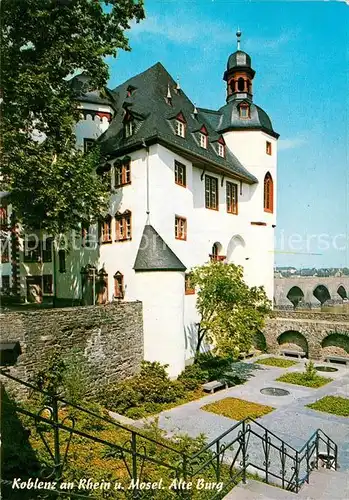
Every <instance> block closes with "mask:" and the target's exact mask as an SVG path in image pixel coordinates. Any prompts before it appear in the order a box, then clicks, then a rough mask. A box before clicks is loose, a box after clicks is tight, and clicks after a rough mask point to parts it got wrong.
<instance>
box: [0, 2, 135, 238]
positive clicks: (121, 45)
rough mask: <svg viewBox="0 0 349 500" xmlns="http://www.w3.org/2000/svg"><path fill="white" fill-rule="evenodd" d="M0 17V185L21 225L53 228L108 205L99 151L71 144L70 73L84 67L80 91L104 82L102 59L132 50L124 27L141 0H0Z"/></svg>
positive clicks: (72, 103)
mask: <svg viewBox="0 0 349 500" xmlns="http://www.w3.org/2000/svg"><path fill="white" fill-rule="evenodd" d="M0 16H1V19H2V23H1V40H0V43H1V64H2V67H1V73H2V75H1V77H2V78H1V80H2V81H1V88H2V95H1V97H2V99H3V102H2V106H3V110H2V119H1V130H0V132H1V135H2V144H1V162H2V176H3V185H2V187H1V189H2V190H7V191H9V192H10V193H11V195H10V202H11V203H12V205H13V207H14V209H15V211H16V215H17V218H18V220H20V221H21V222H22V223H23V224H24V225H25V226H26V227H27V228H30V229H40V228H41V229H43V230H47V231H48V232H51V233H52V234H57V233H59V232H64V231H66V230H68V229H71V228H75V227H77V224H78V223H79V222H81V221H83V220H88V219H89V218H90V216H91V215H93V216H94V218H97V217H98V216H99V215H100V214H101V213H103V212H104V213H105V210H106V207H107V193H106V187H105V185H104V183H103V179H101V178H100V177H99V176H97V175H96V174H95V169H96V166H97V165H98V162H99V161H100V158H99V154H98V151H97V150H96V151H95V152H94V153H93V154H91V155H87V156H84V155H83V154H82V152H78V151H76V150H75V149H74V146H75V137H74V133H73V125H74V123H75V122H76V121H77V120H78V118H79V111H78V109H77V103H76V93H74V90H73V88H72V86H71V85H70V84H69V81H68V80H69V75H73V74H74V73H77V72H79V71H80V72H81V71H82V70H84V71H85V72H86V73H87V75H88V77H89V80H88V83H87V84H86V86H85V87H84V89H83V91H84V92H86V91H89V90H93V89H103V88H104V86H105V85H106V82H107V79H108V66H107V64H106V62H105V60H104V58H105V57H106V56H114V57H115V56H116V53H117V49H123V50H130V47H129V44H128V39H127V38H126V37H125V35H124V31H125V30H126V29H129V28H130V25H129V22H130V21H131V20H136V21H137V22H138V21H139V20H141V19H143V18H144V11H143V0H139V1H138V2H137V1H136V0H2V2H1V12H0Z"/></svg>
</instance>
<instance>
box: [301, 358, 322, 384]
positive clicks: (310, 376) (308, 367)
mask: <svg viewBox="0 0 349 500" xmlns="http://www.w3.org/2000/svg"><path fill="white" fill-rule="evenodd" d="M318 376H319V375H318V373H317V371H316V368H315V366H314V363H313V362H312V361H309V362H308V363H305V371H304V377H305V379H306V380H309V381H311V380H315V379H316V377H318Z"/></svg>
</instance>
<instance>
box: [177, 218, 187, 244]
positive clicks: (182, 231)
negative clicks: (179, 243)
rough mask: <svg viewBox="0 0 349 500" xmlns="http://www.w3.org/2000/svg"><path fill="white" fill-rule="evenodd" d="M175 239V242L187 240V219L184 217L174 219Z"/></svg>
mask: <svg viewBox="0 0 349 500" xmlns="http://www.w3.org/2000/svg"><path fill="white" fill-rule="evenodd" d="M175 237H176V239H177V240H186V239H187V219H185V218H184V217H179V216H178V215H176V217H175Z"/></svg>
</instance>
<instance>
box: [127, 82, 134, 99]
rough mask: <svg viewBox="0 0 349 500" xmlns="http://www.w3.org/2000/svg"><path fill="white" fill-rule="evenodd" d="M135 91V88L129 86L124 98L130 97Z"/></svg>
mask: <svg viewBox="0 0 349 500" xmlns="http://www.w3.org/2000/svg"><path fill="white" fill-rule="evenodd" d="M135 90H136V88H135V87H132V85H129V86H128V87H127V89H126V96H127V97H131V95H132V94H133V92H134V91H135Z"/></svg>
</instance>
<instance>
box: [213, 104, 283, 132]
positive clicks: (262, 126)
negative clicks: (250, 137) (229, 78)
mask: <svg viewBox="0 0 349 500" xmlns="http://www.w3.org/2000/svg"><path fill="white" fill-rule="evenodd" d="M243 100H244V99H233V100H231V101H229V102H228V103H227V104H226V105H225V106H223V107H222V108H220V110H219V112H218V113H219V116H220V119H219V123H218V126H217V130H218V131H219V132H220V133H223V132H225V131H226V130H244V129H246V130H249V129H252V130H263V131H264V132H266V133H267V134H270V135H271V136H273V137H276V138H277V137H279V134H277V133H276V132H275V131H274V129H273V126H272V123H271V120H270V118H269V116H268V115H267V113H266V112H265V111H263V109H262V108H260V107H259V106H257V105H256V104H254V103H253V102H250V101H248V104H249V106H250V118H249V119H248V120H246V119H241V118H240V111H239V104H241V102H242V101H243Z"/></svg>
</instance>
